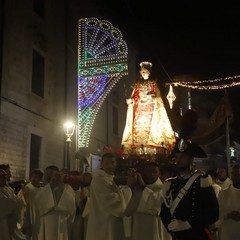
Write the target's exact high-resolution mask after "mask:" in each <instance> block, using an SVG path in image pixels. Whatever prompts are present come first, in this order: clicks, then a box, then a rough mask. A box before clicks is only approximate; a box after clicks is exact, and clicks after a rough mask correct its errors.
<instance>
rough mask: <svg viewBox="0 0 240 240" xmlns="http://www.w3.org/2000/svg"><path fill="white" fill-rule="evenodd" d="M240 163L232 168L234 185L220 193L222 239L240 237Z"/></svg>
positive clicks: (229, 239) (235, 239)
mask: <svg viewBox="0 0 240 240" xmlns="http://www.w3.org/2000/svg"><path fill="white" fill-rule="evenodd" d="M239 199H240V165H235V166H233V168H232V185H230V186H229V187H228V188H227V189H225V190H223V191H221V192H220V193H219V197H218V202H219V215H220V217H219V223H220V228H219V231H220V240H237V239H240V231H239V229H240V204H239Z"/></svg>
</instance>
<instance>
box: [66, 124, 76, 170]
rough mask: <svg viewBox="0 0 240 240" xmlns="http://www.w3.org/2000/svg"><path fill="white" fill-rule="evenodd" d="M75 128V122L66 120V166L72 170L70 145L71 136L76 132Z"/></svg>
mask: <svg viewBox="0 0 240 240" xmlns="http://www.w3.org/2000/svg"><path fill="white" fill-rule="evenodd" d="M74 130H75V124H74V123H73V122H70V121H68V122H66V123H65V124H64V131H65V134H66V136H67V140H66V151H65V153H66V154H65V164H64V165H65V167H66V168H67V169H68V170H70V161H71V159H70V147H71V142H72V140H71V137H72V135H73V134H74Z"/></svg>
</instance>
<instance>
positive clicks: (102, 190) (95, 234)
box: [86, 153, 127, 240]
mask: <svg viewBox="0 0 240 240" xmlns="http://www.w3.org/2000/svg"><path fill="white" fill-rule="evenodd" d="M115 169H116V158H115V156H114V155H113V154H111V153H105V154H104V155H103V156H102V162H101V169H99V170H96V171H95V172H93V173H92V174H93V179H92V182H91V185H90V209H89V216H88V225H87V235H86V240H97V239H98V240H124V239H125V234H124V233H125V232H124V224H123V214H124V211H125V209H126V206H127V200H126V197H125V193H126V191H125V190H124V191H122V188H121V187H119V186H117V185H116V184H115V182H114V171H115Z"/></svg>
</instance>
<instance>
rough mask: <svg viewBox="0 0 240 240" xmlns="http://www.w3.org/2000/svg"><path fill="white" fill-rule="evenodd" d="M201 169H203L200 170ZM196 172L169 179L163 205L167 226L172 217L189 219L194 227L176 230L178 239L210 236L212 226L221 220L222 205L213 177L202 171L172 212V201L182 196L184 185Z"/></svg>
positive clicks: (190, 239)
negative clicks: (218, 198) (213, 185)
mask: <svg viewBox="0 0 240 240" xmlns="http://www.w3.org/2000/svg"><path fill="white" fill-rule="evenodd" d="M198 173H199V171H198ZM193 174H196V172H194V173H191V174H189V175H188V176H184V177H183V178H182V177H180V176H178V177H175V178H171V179H168V180H167V181H166V182H165V183H164V189H165V194H164V196H165V197H164V199H165V201H164V203H163V204H162V208H161V213H160V216H161V219H162V222H163V224H164V225H165V227H166V228H167V226H168V224H169V223H170V222H171V220H172V219H174V218H175V219H179V220H182V221H188V222H189V223H190V225H191V227H192V228H191V229H189V230H184V231H178V232H174V233H172V236H173V239H174V240H209V239H211V237H210V236H209V235H208V233H209V230H208V227H209V226H210V225H211V224H213V223H214V222H216V221H217V220H218V214H219V208H218V201H217V198H216V195H215V192H214V190H213V188H212V186H211V180H210V179H209V177H208V176H207V175H205V174H204V173H201V174H200V175H199V176H198V177H197V178H196V180H195V181H194V182H193V184H192V185H191V187H190V188H189V190H188V192H187V193H186V195H185V196H183V197H182V199H181V201H180V202H179V204H178V205H177V207H176V208H175V211H174V212H173V215H171V213H170V206H171V198H172V201H173V200H174V199H175V198H176V197H177V196H178V193H179V191H180V190H181V188H182V187H183V186H184V185H185V184H186V182H187V181H188V179H189V178H190V177H191V176H192V175H193Z"/></svg>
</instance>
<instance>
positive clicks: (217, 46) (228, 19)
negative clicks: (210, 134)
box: [94, 0, 240, 142]
mask: <svg viewBox="0 0 240 240" xmlns="http://www.w3.org/2000/svg"><path fill="white" fill-rule="evenodd" d="M94 1H95V3H96V4H97V6H98V7H99V9H100V10H99V11H100V12H102V13H103V14H105V15H106V16H108V18H109V19H107V20H110V21H111V22H112V23H113V24H114V26H115V27H117V28H119V29H120V30H121V32H122V33H123V36H126V37H124V39H125V40H126V42H127V41H128V39H131V41H134V42H135V43H136V44H137V45H138V46H139V48H140V49H141V53H140V56H139V59H141V58H142V59H141V60H144V59H149V60H151V61H153V63H154V64H155V63H157V64H156V68H157V69H158V70H160V69H161V71H160V72H161V74H162V79H164V81H165V82H171V80H172V79H174V78H175V77H177V76H179V75H195V76H198V77H199V78H200V79H202V80H208V79H216V78H223V77H227V76H234V75H240V14H239V13H240V7H238V6H237V5H234V4H232V3H231V4H230V3H227V2H225V1H224V2H223V3H221V2H216V3H215V4H214V1H208V3H206V4H205V3H204V2H198V1H164V2H167V3H164V4H163V3H162V1H155V0H148V1H145V2H143V3H141V2H139V1H135V0H119V1H112V0H105V1H100V0H94ZM210 3H211V4H214V6H210V5H209V4H210ZM105 19H106V17H105ZM153 70H154V69H153ZM208 91H211V92H207V93H206V95H211V94H212V95H213V96H215V95H219V96H220V95H222V94H223V90H215V91H214V93H213V90H208ZM216 91H219V92H217V93H216ZM228 93H229V96H230V102H231V104H232V108H233V112H234V121H233V123H232V124H231V128H232V131H231V132H232V133H231V135H232V138H233V140H235V141H237V142H240V114H239V113H238V112H239V110H238V106H239V102H240V95H239V94H240V87H234V88H229V89H228ZM201 94H202V93H201Z"/></svg>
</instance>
